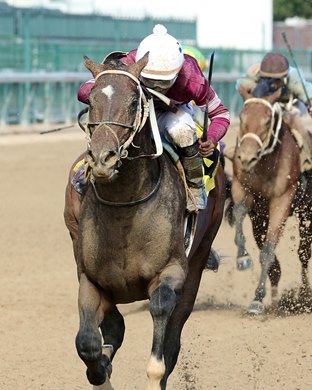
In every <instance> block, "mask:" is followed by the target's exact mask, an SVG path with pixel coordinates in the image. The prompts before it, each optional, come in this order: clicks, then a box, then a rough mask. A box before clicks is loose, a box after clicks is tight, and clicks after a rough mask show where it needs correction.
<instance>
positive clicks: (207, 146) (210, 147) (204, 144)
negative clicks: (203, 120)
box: [198, 137, 216, 157]
mask: <svg viewBox="0 0 312 390" xmlns="http://www.w3.org/2000/svg"><path fill="white" fill-rule="evenodd" d="M198 143H199V153H200V154H201V155H202V156H203V157H209V156H211V155H212V153H213V151H214V150H215V148H216V145H215V143H214V142H213V141H212V139H210V138H209V137H207V141H203V140H202V139H199V140H198Z"/></svg>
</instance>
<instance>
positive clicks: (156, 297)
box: [147, 260, 185, 390]
mask: <svg viewBox="0 0 312 390" xmlns="http://www.w3.org/2000/svg"><path fill="white" fill-rule="evenodd" d="M184 280H185V272H184V270H183V269H182V267H181V266H180V265H178V260H176V264H172V265H168V266H167V267H166V268H165V270H164V271H163V272H162V273H161V275H160V278H159V282H160V283H159V284H158V285H157V287H156V288H154V289H153V287H152V288H151V290H152V292H151V294H150V313H151V315H152V318H153V326H154V329H153V343H152V352H151V357H150V360H149V363H148V366H147V376H148V385H147V390H163V389H165V387H163V386H162V387H161V385H160V382H161V380H162V378H163V376H164V374H165V371H166V367H165V361H164V348H165V335H166V329H167V324H168V321H169V319H170V316H171V314H172V312H173V310H174V308H175V306H176V303H177V295H178V294H179V292H180V291H181V288H182V286H183V283H184Z"/></svg>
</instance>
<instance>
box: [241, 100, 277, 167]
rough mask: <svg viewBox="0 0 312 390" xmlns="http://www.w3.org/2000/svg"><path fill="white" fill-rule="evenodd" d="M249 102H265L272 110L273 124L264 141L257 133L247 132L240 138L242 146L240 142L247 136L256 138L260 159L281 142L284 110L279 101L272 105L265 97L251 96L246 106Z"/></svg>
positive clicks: (246, 101) (245, 103)
mask: <svg viewBox="0 0 312 390" xmlns="http://www.w3.org/2000/svg"><path fill="white" fill-rule="evenodd" d="M249 103H259V104H263V105H265V106H267V107H269V109H270V110H271V125H270V129H269V131H268V133H267V136H266V138H265V140H264V141H262V140H261V138H260V137H259V136H258V135H257V134H255V133H246V134H244V135H243V136H242V137H241V138H240V139H239V140H238V146H240V144H241V143H242V142H243V141H244V140H245V139H247V138H252V139H253V140H255V141H256V142H257V143H258V145H259V147H260V153H259V159H260V158H261V157H263V156H265V155H267V154H270V153H272V152H273V150H274V149H275V146H276V144H277V142H280V141H279V139H278V137H279V133H280V130H281V127H282V117H283V111H282V108H281V106H280V104H279V103H278V102H275V103H274V104H273V105H272V104H271V103H269V102H268V101H267V100H265V99H261V98H250V99H247V100H245V102H244V106H245V105H247V104H249ZM275 114H277V122H276V125H275ZM274 125H275V126H274ZM271 137H273V142H272V144H271V146H270V147H269V144H270V140H271Z"/></svg>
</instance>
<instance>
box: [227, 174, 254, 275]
mask: <svg viewBox="0 0 312 390" xmlns="http://www.w3.org/2000/svg"><path fill="white" fill-rule="evenodd" d="M231 191H232V198H233V202H234V206H233V217H234V222H235V238H234V242H235V245H236V246H237V256H236V267H237V269H238V270H239V271H244V270H246V269H248V268H251V267H252V259H251V257H250V255H249V253H248V252H247V250H246V238H245V235H244V231H243V222H244V219H245V218H246V215H247V214H248V209H249V207H248V206H249V204H251V203H252V198H251V197H250V196H248V195H247V194H245V191H244V190H243V188H242V186H241V184H240V183H239V182H238V181H237V179H235V177H234V178H233V183H232V189H231Z"/></svg>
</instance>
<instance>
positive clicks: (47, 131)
mask: <svg viewBox="0 0 312 390" xmlns="http://www.w3.org/2000/svg"><path fill="white" fill-rule="evenodd" d="M74 126H76V125H75V124H74V125H68V126H62V127H57V128H56V129H51V130H44V131H40V134H49V133H55V132H56V131H61V130H65V129H70V128H72V127H74Z"/></svg>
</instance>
